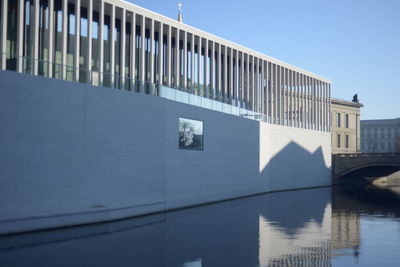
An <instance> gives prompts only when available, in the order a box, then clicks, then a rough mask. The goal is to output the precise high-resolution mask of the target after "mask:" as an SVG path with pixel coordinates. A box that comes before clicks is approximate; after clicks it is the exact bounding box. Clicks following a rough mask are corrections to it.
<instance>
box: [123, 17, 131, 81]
mask: <svg viewBox="0 0 400 267" xmlns="http://www.w3.org/2000/svg"><path fill="white" fill-rule="evenodd" d="M127 18H130V16H127ZM131 39H132V26H131V23H130V22H126V26H125V55H123V56H124V57H125V66H124V67H125V77H130V78H132V77H131V76H130V73H131V49H130V47H131V44H132V40H131Z"/></svg>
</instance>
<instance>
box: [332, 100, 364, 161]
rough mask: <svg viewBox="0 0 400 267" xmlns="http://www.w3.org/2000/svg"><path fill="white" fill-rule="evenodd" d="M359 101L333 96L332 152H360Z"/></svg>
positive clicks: (360, 105)
mask: <svg viewBox="0 0 400 267" xmlns="http://www.w3.org/2000/svg"><path fill="white" fill-rule="evenodd" d="M362 107H363V105H362V104H361V103H359V102H358V101H347V100H343V99H336V98H331V110H332V116H331V118H332V122H331V125H332V128H331V129H332V153H333V154H339V153H357V152H360V132H361V131H360V109H361V108H362Z"/></svg>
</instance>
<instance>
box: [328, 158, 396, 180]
mask: <svg viewBox="0 0 400 267" xmlns="http://www.w3.org/2000/svg"><path fill="white" fill-rule="evenodd" d="M367 168H381V169H383V168H389V169H390V171H391V172H395V171H396V170H400V153H352V154H334V155H332V182H333V183H336V182H337V181H338V179H339V178H340V177H343V176H345V175H347V174H349V173H351V172H354V171H358V170H362V169H367Z"/></svg>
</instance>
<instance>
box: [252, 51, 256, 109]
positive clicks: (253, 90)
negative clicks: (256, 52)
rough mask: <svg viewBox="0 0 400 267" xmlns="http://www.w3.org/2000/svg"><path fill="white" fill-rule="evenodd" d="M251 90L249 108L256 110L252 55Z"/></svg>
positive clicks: (253, 60)
mask: <svg viewBox="0 0 400 267" xmlns="http://www.w3.org/2000/svg"><path fill="white" fill-rule="evenodd" d="M251 62H252V63H251V91H252V93H251V96H252V99H251V103H252V105H251V110H252V111H256V109H255V108H256V90H255V81H254V80H255V77H254V76H255V75H254V68H255V59H254V56H253V57H252V58H251Z"/></svg>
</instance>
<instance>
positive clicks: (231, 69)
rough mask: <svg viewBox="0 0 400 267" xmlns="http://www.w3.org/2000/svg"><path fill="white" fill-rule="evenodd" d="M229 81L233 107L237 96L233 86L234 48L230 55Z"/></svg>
mask: <svg viewBox="0 0 400 267" xmlns="http://www.w3.org/2000/svg"><path fill="white" fill-rule="evenodd" d="M229 80H230V87H229V91H230V96H231V97H230V98H231V101H230V103H231V104H232V105H233V104H234V100H235V96H234V86H233V48H231V54H230V76H229Z"/></svg>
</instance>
